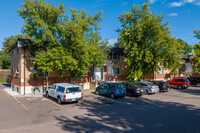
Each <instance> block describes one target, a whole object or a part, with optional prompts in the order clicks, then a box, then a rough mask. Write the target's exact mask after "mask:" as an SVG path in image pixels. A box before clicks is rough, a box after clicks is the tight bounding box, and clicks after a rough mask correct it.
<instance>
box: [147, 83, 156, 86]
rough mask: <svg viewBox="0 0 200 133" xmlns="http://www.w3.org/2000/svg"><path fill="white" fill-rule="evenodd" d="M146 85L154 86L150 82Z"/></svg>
mask: <svg viewBox="0 0 200 133" xmlns="http://www.w3.org/2000/svg"><path fill="white" fill-rule="evenodd" d="M147 85H149V86H154V85H155V84H153V83H152V82H148V83H147Z"/></svg>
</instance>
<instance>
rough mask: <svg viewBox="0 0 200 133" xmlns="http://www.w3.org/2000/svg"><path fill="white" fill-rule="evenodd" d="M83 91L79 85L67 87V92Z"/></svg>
mask: <svg viewBox="0 0 200 133" xmlns="http://www.w3.org/2000/svg"><path fill="white" fill-rule="evenodd" d="M77 91H81V90H80V88H79V87H73V88H67V89H66V92H77Z"/></svg>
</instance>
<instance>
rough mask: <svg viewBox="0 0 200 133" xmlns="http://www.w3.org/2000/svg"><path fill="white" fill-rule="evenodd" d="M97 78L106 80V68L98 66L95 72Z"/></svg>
mask: <svg viewBox="0 0 200 133" xmlns="http://www.w3.org/2000/svg"><path fill="white" fill-rule="evenodd" d="M94 78H95V80H104V68H101V67H97V68H95V72H94Z"/></svg>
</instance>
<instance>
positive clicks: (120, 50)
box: [109, 47, 127, 54]
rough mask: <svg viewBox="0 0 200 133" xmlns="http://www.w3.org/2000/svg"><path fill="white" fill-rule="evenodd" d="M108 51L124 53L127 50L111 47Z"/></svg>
mask: <svg viewBox="0 0 200 133" xmlns="http://www.w3.org/2000/svg"><path fill="white" fill-rule="evenodd" d="M109 53H117V54H126V53H127V51H126V50H125V49H124V48H118V47H113V48H111V49H110V51H109Z"/></svg>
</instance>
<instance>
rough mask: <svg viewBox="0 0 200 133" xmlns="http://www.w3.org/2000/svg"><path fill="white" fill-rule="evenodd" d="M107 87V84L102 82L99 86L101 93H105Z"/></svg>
mask: <svg viewBox="0 0 200 133" xmlns="http://www.w3.org/2000/svg"><path fill="white" fill-rule="evenodd" d="M106 88H107V84H102V85H101V86H100V88H99V93H100V94H102V95H105V89H106Z"/></svg>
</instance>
